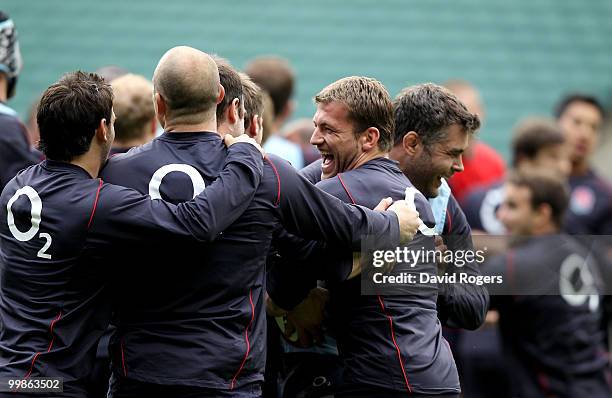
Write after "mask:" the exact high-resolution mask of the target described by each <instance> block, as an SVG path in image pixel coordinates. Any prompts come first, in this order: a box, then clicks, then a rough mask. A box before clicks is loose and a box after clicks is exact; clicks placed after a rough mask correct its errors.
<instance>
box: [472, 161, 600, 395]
mask: <svg viewBox="0 0 612 398" xmlns="http://www.w3.org/2000/svg"><path fill="white" fill-rule="evenodd" d="M568 197H569V196H568V190H567V186H566V183H565V182H564V179H562V178H560V177H559V176H558V175H555V174H554V173H550V172H546V171H544V170H530V171H519V172H517V173H514V174H513V175H511V176H510V177H509V179H508V182H507V183H506V185H505V189H504V201H503V203H502V205H501V207H500V209H499V218H500V220H501V221H502V222H503V223H504V226H505V227H506V229H507V230H508V232H509V234H510V235H511V237H512V238H513V244H512V247H511V249H510V250H509V251H508V252H507V253H505V254H504V255H500V256H498V257H495V258H492V259H491V260H489V261H488V262H487V263H486V264H484V265H483V267H482V270H483V273H484V274H486V275H489V276H492V277H496V278H500V277H501V278H502V280H503V284H500V285H491V286H490V289H491V304H492V308H496V309H497V310H498V312H499V314H500V319H499V325H500V329H501V335H502V343H503V348H504V357H503V358H504V360H503V364H504V367H505V369H506V373H507V377H509V379H510V381H511V382H510V383H509V388H510V391H509V396H512V397H550V396H555V397H583V396H584V397H586V396H588V397H593V398H599V397H601V398H604V397H610V396H611V395H612V388H611V386H610V384H609V380H610V379H607V377H609V374H607V373H609V370H608V369H607V363H608V358H607V356H606V355H605V354H604V353H605V347H604V338H603V333H602V330H601V327H600V325H601V319H602V305H601V295H602V294H603V288H604V287H603V285H602V283H601V282H602V280H601V277H600V273H599V271H598V267H599V265H598V264H597V261H598V260H597V259H596V258H595V257H593V256H592V253H588V252H587V250H585V249H584V247H583V246H582V245H581V244H580V243H578V242H577V241H575V240H574V239H572V238H571V237H570V236H569V235H565V234H561V233H560V232H561V227H562V225H563V221H564V212H565V211H566V209H567V204H568Z"/></svg>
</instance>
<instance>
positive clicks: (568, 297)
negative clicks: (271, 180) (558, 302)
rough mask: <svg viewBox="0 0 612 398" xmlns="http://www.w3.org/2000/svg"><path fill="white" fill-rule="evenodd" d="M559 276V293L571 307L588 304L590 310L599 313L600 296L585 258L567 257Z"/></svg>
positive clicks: (577, 256)
mask: <svg viewBox="0 0 612 398" xmlns="http://www.w3.org/2000/svg"><path fill="white" fill-rule="evenodd" d="M559 274H560V278H559V291H560V293H561V297H563V299H564V300H565V301H566V302H567V303H568V304H569V305H571V306H575V307H577V306H580V305H583V304H585V303H587V302H588V306H589V310H591V312H595V311H597V309H598V308H599V294H597V288H596V286H595V279H594V278H593V274H592V273H591V271H590V270H589V267H588V265H587V262H586V260H585V259H584V258H582V257H580V256H579V255H577V254H572V255H571V256H569V257H567V258H566V259H565V260H563V263H562V264H561V268H560V270H559Z"/></svg>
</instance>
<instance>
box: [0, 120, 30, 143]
mask: <svg viewBox="0 0 612 398" xmlns="http://www.w3.org/2000/svg"><path fill="white" fill-rule="evenodd" d="M0 129H2V134H0V141H4V142H11V141H12V142H14V141H19V142H20V143H24V142H25V143H27V130H26V127H25V125H24V124H23V123H22V122H21V120H19V119H18V118H17V117H15V116H12V115H9V114H3V113H0Z"/></svg>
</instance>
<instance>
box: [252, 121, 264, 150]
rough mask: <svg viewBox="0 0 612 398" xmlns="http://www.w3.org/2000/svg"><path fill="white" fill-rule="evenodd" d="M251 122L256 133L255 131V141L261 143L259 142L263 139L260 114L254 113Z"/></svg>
mask: <svg viewBox="0 0 612 398" xmlns="http://www.w3.org/2000/svg"><path fill="white" fill-rule="evenodd" d="M253 124H254V125H256V126H257V127H256V133H255V141H256V142H257V143H258V144H259V145H261V142H262V141H263V133H264V127H263V116H261V115H254V116H253Z"/></svg>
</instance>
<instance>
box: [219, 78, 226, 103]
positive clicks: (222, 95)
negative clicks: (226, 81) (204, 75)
mask: <svg viewBox="0 0 612 398" xmlns="http://www.w3.org/2000/svg"><path fill="white" fill-rule="evenodd" d="M223 98H225V89H224V88H223V86H222V85H221V83H219V95H218V96H217V105H219V104H220V103H221V101H223Z"/></svg>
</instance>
